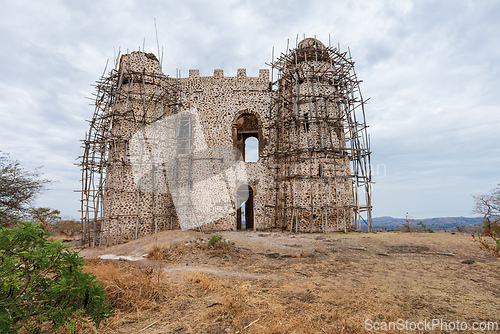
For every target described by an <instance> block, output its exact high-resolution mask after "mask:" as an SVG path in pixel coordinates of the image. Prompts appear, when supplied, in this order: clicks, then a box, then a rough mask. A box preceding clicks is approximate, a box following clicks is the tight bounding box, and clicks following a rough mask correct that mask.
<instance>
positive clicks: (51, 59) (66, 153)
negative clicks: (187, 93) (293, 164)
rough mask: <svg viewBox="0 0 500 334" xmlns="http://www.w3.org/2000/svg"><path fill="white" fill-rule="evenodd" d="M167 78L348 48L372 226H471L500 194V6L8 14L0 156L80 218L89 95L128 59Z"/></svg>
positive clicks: (116, 6) (181, 7) (0, 58)
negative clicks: (459, 222) (485, 201)
mask: <svg viewBox="0 0 500 334" xmlns="http://www.w3.org/2000/svg"><path fill="white" fill-rule="evenodd" d="M155 18H156V22H157V28H158V29H157V30H158V42H159V44H160V48H162V49H163V70H164V72H165V73H166V74H169V75H171V76H175V73H176V69H179V70H180V71H181V75H182V76H187V74H188V70H189V69H199V70H200V75H212V74H213V69H214V68H222V69H224V73H225V75H227V76H234V75H236V69H237V68H246V69H247V75H249V76H257V75H258V70H259V68H267V67H266V65H265V63H266V62H269V61H271V58H272V48H273V47H274V48H275V53H276V54H279V53H280V52H284V51H285V49H286V44H287V40H288V39H289V40H290V41H291V43H295V39H296V36H297V35H299V36H300V37H302V36H303V35H304V34H305V35H306V36H307V37H312V36H314V35H316V37H317V38H318V39H320V40H322V41H323V42H325V44H328V39H329V36H330V38H331V43H332V44H334V45H337V43H340V45H341V47H342V48H344V49H345V48H347V47H349V48H350V49H351V52H352V56H353V58H354V60H355V61H356V66H357V67H356V71H357V74H358V77H359V78H360V79H361V80H363V83H362V86H361V88H362V92H363V96H364V97H365V98H366V97H369V98H370V100H369V102H368V105H367V109H366V112H367V122H368V124H369V125H370V128H369V131H370V135H371V140H372V151H373V155H372V169H373V172H374V181H375V184H374V186H373V205H374V210H373V213H374V216H385V215H391V216H393V217H403V216H404V215H405V214H406V212H408V213H409V214H410V216H412V217H414V218H426V217H439V216H473V215H474V214H473V212H472V209H473V199H472V197H471V195H474V194H475V195H477V194H482V193H487V192H489V190H490V189H492V188H493V187H495V186H496V185H497V184H498V183H500V107H499V101H498V100H499V99H498V97H499V93H500V20H499V18H500V1H488V0H484V1H480V2H479V1H457V0H455V1H425V0H419V1H404V0H397V1H314V0H313V1H308V2H305V1H270V0H268V1H222V0H212V1H189V0H186V1H133V0H119V1H107V0H97V1H69V0H68V1H53V0H45V1H35V0H32V1H22V0H16V1H2V2H1V3H0V42H1V47H2V52H1V53H0V66H1V67H0V68H1V70H0V117H1V121H0V150H1V151H2V152H7V153H10V156H11V158H12V159H15V160H19V161H20V162H21V163H22V164H23V165H24V166H26V167H27V168H30V169H33V168H35V167H37V166H43V168H42V172H43V176H44V177H45V178H48V179H51V180H53V181H54V182H53V183H52V184H51V186H50V189H49V190H48V191H46V192H45V193H44V194H43V195H42V196H40V197H39V199H38V200H37V203H36V205H38V206H49V207H52V208H57V209H59V210H61V211H62V213H63V214H64V215H65V216H66V217H69V218H78V217H79V214H78V209H79V194H78V193H75V192H74V190H77V189H80V184H79V180H80V171H79V168H78V167H77V166H75V165H74V164H75V163H77V158H78V157H79V156H80V155H81V154H82V149H81V147H80V145H81V142H80V140H81V139H83V138H84V135H85V132H86V131H87V130H88V124H87V123H86V121H85V120H88V119H90V118H91V117H92V112H93V107H92V105H91V104H92V100H91V99H88V98H89V97H90V98H91V97H92V93H93V92H94V89H93V87H92V86H91V85H92V84H93V83H94V82H95V81H96V80H97V79H98V78H99V77H100V76H101V75H102V73H103V70H104V68H105V65H106V62H107V60H108V59H109V61H110V62H111V63H112V62H113V61H114V57H115V55H116V54H117V52H118V50H121V52H122V53H124V52H127V50H128V51H134V50H137V49H138V48H139V47H140V48H141V49H142V47H143V45H144V46H145V50H146V51H148V52H154V53H156V54H157V53H158V51H157V50H158V48H157V43H156V37H155V27H154V20H155Z"/></svg>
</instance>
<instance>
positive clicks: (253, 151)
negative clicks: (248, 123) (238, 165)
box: [244, 137, 259, 162]
mask: <svg viewBox="0 0 500 334" xmlns="http://www.w3.org/2000/svg"><path fill="white" fill-rule="evenodd" d="M244 156H245V162H256V161H258V160H259V140H258V139H257V138H255V137H248V138H247V139H246V140H245V154H244Z"/></svg>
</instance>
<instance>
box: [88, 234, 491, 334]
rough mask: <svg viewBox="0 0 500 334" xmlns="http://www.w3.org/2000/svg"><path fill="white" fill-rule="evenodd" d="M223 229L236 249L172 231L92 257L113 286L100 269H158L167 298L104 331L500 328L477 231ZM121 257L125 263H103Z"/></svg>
mask: <svg viewBox="0 0 500 334" xmlns="http://www.w3.org/2000/svg"><path fill="white" fill-rule="evenodd" d="M220 234H221V235H222V236H223V237H224V238H225V239H226V240H228V241H229V242H230V243H231V244H232V247H230V248H228V249H225V250H220V251H217V252H215V251H209V250H207V245H206V243H207V241H208V239H209V238H210V236H211V235H210V234H207V233H201V232H194V231H167V232H162V233H159V234H156V235H151V236H148V237H144V238H141V239H139V240H135V241H132V242H128V243H125V244H120V245H116V246H111V247H107V248H104V247H102V248H95V249H88V248H87V249H83V250H81V252H80V255H82V256H85V257H86V258H87V259H89V261H91V262H92V263H93V265H91V266H90V270H91V271H93V272H95V274H96V275H97V276H98V278H99V279H106V277H107V279H108V281H109V282H108V283H105V286H112V285H113V284H115V285H117V286H118V285H119V284H118V283H116V282H118V278H116V279H115V281H113V280H112V279H111V278H110V277H111V276H112V275H111V274H103V273H101V276H100V275H99V268H100V267H99V266H104V265H107V266H110V265H113V266H115V267H117V268H122V269H120V270H124V269H123V268H129V267H130V268H132V267H133V268H136V269H137V268H138V270H139V271H142V272H152V271H154V272H156V273H158V275H157V276H155V277H157V280H158V284H160V282H161V284H162V286H165V287H166V291H167V292H165V296H166V295H168V297H165V299H164V300H163V301H159V302H158V304H157V305H156V304H155V306H154V307H150V308H149V309H148V308H146V309H144V308H141V309H139V307H137V310H135V311H127V312H125V311H123V312H117V314H115V316H114V317H113V318H111V319H110V321H109V322H108V324H107V325H106V326H105V327H103V328H100V329H99V331H98V332H99V333H101V332H102V333H362V332H368V331H367V329H369V328H368V327H367V321H369V323H370V324H373V323H374V322H378V323H379V324H382V323H388V322H396V321H398V319H403V320H408V321H411V322H418V321H429V322H430V321H431V320H432V319H440V320H442V321H445V322H456V321H461V322H466V323H468V324H469V325H472V324H473V322H488V321H489V322H498V323H499V324H500V289H499V288H498V282H499V281H500V270H499V266H500V259H499V258H495V257H492V256H490V255H489V254H487V253H485V252H484V251H481V250H480V249H479V246H478V244H477V243H474V242H473V241H472V238H471V236H470V235H467V234H461V233H456V234H453V233H445V232H437V233H398V232H385V233H380V232H379V233H347V234H344V233H330V234H290V233H281V232H265V233H264V232H247V231H242V232H240V231H238V232H234V231H225V232H220ZM155 247H156V248H155ZM153 249H156V251H153ZM152 251H153V252H152ZM148 253H150V256H148V258H150V259H147V258H146V256H145V255H146V254H148ZM110 254H112V255H115V256H116V257H117V259H114V260H109V259H108V260H96V258H99V257H103V256H104V258H106V255H108V256H110ZM120 256H122V258H120ZM125 256H129V257H130V258H128V260H127V259H126V258H124V257H125ZM92 259H93V260H92ZM138 259H141V260H138ZM130 260H138V261H130ZM106 275H107V276H106ZM113 282H115V283H113ZM106 284H108V285H106ZM120 289H122V290H123V289H124V288H120ZM132 293H133V292H132ZM450 328H451V327H450ZM92 331H93V330H92ZM92 331H91V330H90V329H88V328H87V329H82V331H81V332H92ZM94 332H96V331H94ZM382 332H391V333H392V332H394V333H406V332H408V333H417V332H418V333H421V332H429V331H428V330H423V331H411V330H407V328H405V329H403V330H402V331H397V330H392V331H391V330H388V331H382ZM431 332H433V333H437V332H442V333H448V332H450V333H451V332H453V331H451V330H449V329H448V330H447V329H446V327H445V328H444V329H443V328H442V327H437V330H435V331H431ZM482 332H488V331H482ZM490 332H492V333H493V332H495V331H490Z"/></svg>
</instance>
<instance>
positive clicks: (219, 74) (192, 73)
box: [189, 68, 269, 81]
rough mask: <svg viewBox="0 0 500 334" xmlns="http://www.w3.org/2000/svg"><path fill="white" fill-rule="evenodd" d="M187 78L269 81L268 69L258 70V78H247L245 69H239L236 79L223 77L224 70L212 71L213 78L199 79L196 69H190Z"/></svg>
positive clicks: (198, 71) (198, 72)
mask: <svg viewBox="0 0 500 334" xmlns="http://www.w3.org/2000/svg"><path fill="white" fill-rule="evenodd" d="M189 78H190V79H194V78H218V79H223V78H237V79H244V78H249V79H258V80H262V81H269V70H268V69H259V76H258V77H247V70H246V68H239V69H238V70H237V71H236V77H231V76H229V77H225V76H224V70H223V69H220V68H216V69H214V75H213V76H203V77H200V70H198V69H191V70H189Z"/></svg>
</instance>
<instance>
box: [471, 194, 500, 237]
mask: <svg viewBox="0 0 500 334" xmlns="http://www.w3.org/2000/svg"><path fill="white" fill-rule="evenodd" d="M473 197H474V200H475V202H476V203H475V207H474V212H475V213H479V214H481V215H482V216H483V229H484V232H486V233H488V232H495V233H497V235H498V234H499V232H500V185H498V186H497V187H496V188H494V189H493V190H492V191H491V193H490V194H486V195H478V196H473Z"/></svg>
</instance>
